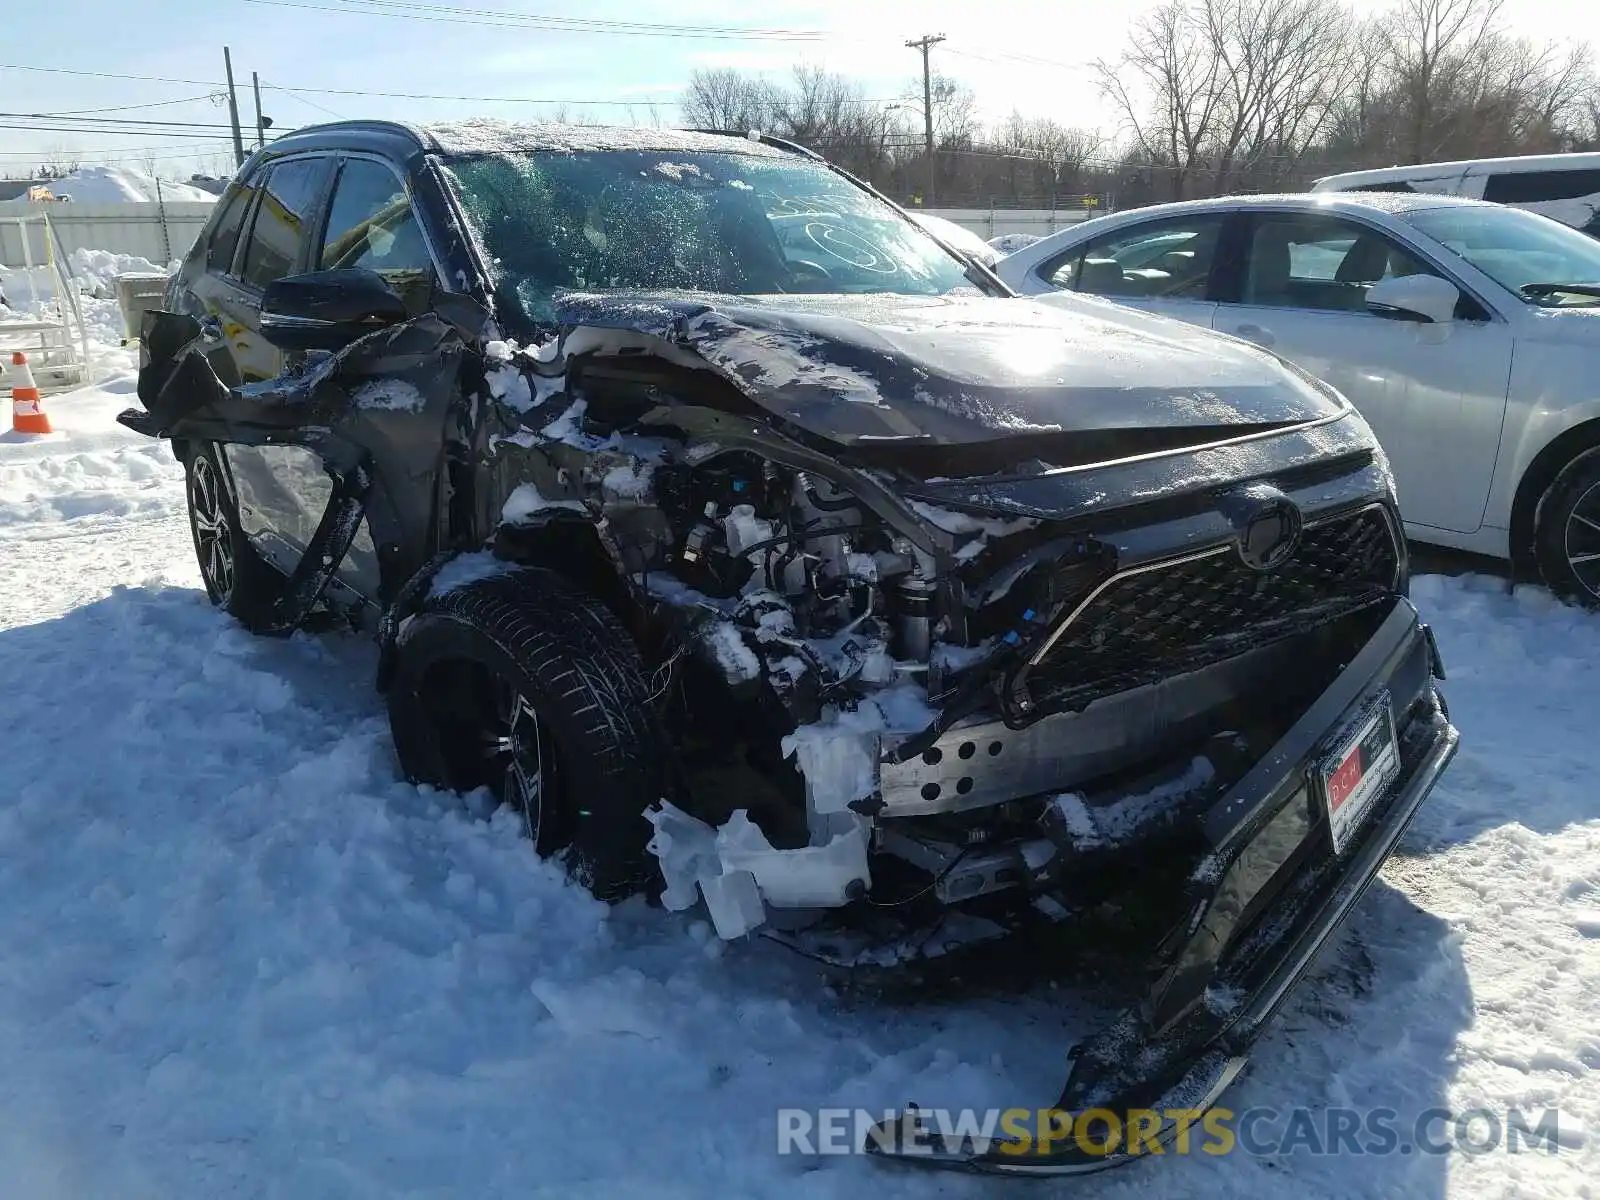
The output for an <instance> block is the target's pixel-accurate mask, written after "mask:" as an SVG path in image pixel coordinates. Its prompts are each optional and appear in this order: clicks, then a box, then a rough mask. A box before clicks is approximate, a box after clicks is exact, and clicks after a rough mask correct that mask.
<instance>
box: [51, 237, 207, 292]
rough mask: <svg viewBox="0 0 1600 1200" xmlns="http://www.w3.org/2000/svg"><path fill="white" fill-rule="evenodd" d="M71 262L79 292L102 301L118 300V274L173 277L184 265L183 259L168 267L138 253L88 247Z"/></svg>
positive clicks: (81, 248)
mask: <svg viewBox="0 0 1600 1200" xmlns="http://www.w3.org/2000/svg"><path fill="white" fill-rule="evenodd" d="M68 261H70V262H71V264H72V274H73V275H74V276H75V277H76V278H77V280H78V287H79V290H81V291H84V292H87V293H88V294H89V295H91V296H95V297H97V298H99V299H102V300H115V299H116V298H117V276H118V275H171V274H172V273H173V272H174V271H176V270H177V269H178V268H179V267H180V266H181V265H182V263H181V261H180V260H178V259H173V260H172V261H171V262H170V263H168V264H167V265H166V266H165V267H159V266H157V265H156V264H155V263H153V262H151V261H150V260H149V259H148V258H142V257H140V256H139V255H137V254H117V253H116V252H114V251H111V250H90V249H88V248H87V247H80V248H79V249H77V250H74V251H73V252H72V254H71V255H70V256H69V259H68Z"/></svg>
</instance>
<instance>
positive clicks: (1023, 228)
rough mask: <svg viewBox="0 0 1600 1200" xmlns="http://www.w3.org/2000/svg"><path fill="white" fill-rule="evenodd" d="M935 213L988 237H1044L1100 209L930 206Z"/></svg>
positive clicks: (930, 211)
mask: <svg viewBox="0 0 1600 1200" xmlns="http://www.w3.org/2000/svg"><path fill="white" fill-rule="evenodd" d="M926 211H927V212H929V213H930V214H932V215H933V216H936V217H943V218H944V219H945V220H947V221H954V222H955V223H956V224H957V225H960V226H961V227H962V228H963V229H970V230H972V232H973V233H975V234H977V235H978V236H979V237H981V238H983V239H984V240H985V241H988V240H989V239H990V238H992V237H998V236H999V235H1000V234H1002V233H1031V234H1033V236H1034V237H1044V236H1046V235H1047V234H1052V233H1054V232H1055V231H1056V230H1058V229H1065V228H1066V227H1067V226H1069V225H1076V224H1077V223H1078V222H1079V221H1086V220H1088V219H1089V218H1090V217H1097V216H1099V215H1100V214H1101V212H1102V211H1103V210H1100V209H1082V208H930V209H927V210H926Z"/></svg>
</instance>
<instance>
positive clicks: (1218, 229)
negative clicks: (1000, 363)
mask: <svg viewBox="0 0 1600 1200" xmlns="http://www.w3.org/2000/svg"><path fill="white" fill-rule="evenodd" d="M1227 225H1228V214H1227V213H1223V212H1198V213H1191V214H1187V215H1184V216H1177V217H1164V218H1161V219H1157V220H1151V221H1142V222H1139V223H1137V224H1132V225H1123V226H1121V227H1119V228H1117V229H1113V230H1109V231H1107V232H1106V233H1103V234H1101V235H1100V236H1099V237H1096V238H1094V239H1092V240H1090V241H1087V242H1080V243H1078V244H1077V245H1076V246H1074V247H1072V249H1070V250H1067V251H1065V252H1063V253H1062V254H1059V255H1057V256H1056V257H1055V258H1053V259H1046V260H1045V261H1044V262H1043V263H1041V264H1040V265H1039V266H1038V267H1036V268H1034V270H1035V272H1036V274H1037V275H1038V276H1039V278H1040V279H1041V280H1042V281H1044V282H1045V283H1046V284H1048V285H1049V286H1051V287H1053V288H1055V289H1057V290H1060V291H1073V292H1080V293H1082V294H1084V295H1088V296H1103V297H1105V298H1106V299H1108V300H1115V301H1116V302H1117V303H1119V304H1127V305H1129V306H1131V307H1133V308H1139V309H1143V310H1144V311H1145V312H1149V313H1155V314H1156V315H1158V316H1163V317H1171V318H1173V319H1174V320H1178V321H1185V322H1187V323H1188V324H1190V325H1203V326H1204V325H1210V324H1211V316H1212V313H1213V312H1214V311H1215V309H1216V303H1215V302H1214V300H1213V299H1212V291H1211V279H1212V275H1213V272H1214V271H1215V270H1216V267H1217V264H1218V262H1219V253H1218V251H1219V249H1220V247H1221V246H1222V245H1223V237H1224V232H1225V230H1226V228H1227Z"/></svg>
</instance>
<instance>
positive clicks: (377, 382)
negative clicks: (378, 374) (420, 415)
mask: <svg viewBox="0 0 1600 1200" xmlns="http://www.w3.org/2000/svg"><path fill="white" fill-rule="evenodd" d="M350 399H351V400H352V401H353V402H354V403H355V406H356V407H357V408H386V409H390V410H391V411H393V412H413V413H414V412H421V411H422V410H423V409H424V408H425V407H427V404H428V398H427V397H426V396H424V395H423V394H422V393H421V392H420V391H419V390H418V389H417V388H416V386H415V385H414V384H410V383H407V382H406V381H405V380H403V379H374V380H372V381H371V382H370V383H363V384H362V385H361V386H360V387H358V388H357V389H356V390H355V391H354V392H352V393H351V394H350Z"/></svg>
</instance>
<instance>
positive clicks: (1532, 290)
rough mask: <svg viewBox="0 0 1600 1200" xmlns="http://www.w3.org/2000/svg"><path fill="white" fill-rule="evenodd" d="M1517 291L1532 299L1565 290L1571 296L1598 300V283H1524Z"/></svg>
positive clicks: (1599, 286)
mask: <svg viewBox="0 0 1600 1200" xmlns="http://www.w3.org/2000/svg"><path fill="white" fill-rule="evenodd" d="M1517 291H1519V292H1521V293H1522V294H1523V295H1524V296H1530V297H1532V298H1534V299H1538V298H1539V297H1540V296H1555V295H1559V294H1561V293H1562V292H1566V293H1568V294H1569V295H1573V296H1592V297H1593V298H1595V299H1596V300H1600V283H1525V284H1523V285H1522V286H1521V287H1519V288H1518V289H1517Z"/></svg>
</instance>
